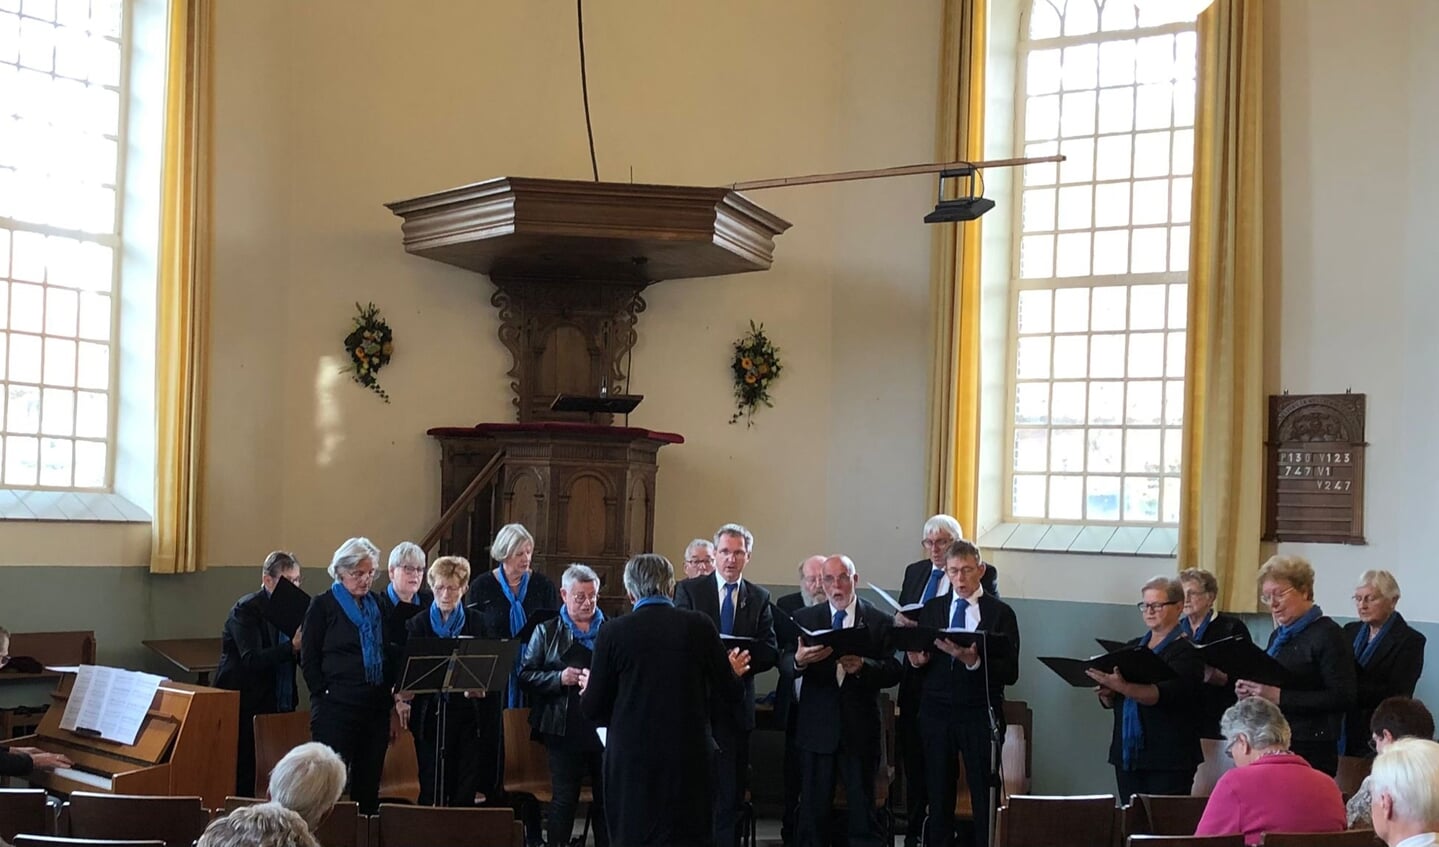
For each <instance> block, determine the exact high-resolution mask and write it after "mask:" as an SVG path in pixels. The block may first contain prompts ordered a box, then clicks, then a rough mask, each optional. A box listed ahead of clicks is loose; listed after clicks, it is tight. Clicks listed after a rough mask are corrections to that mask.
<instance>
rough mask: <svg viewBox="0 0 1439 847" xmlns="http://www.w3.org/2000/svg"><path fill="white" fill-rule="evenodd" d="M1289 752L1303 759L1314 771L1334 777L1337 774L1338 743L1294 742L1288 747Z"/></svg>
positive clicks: (1330, 741)
mask: <svg viewBox="0 0 1439 847" xmlns="http://www.w3.org/2000/svg"><path fill="white" fill-rule="evenodd" d="M1289 750H1290V752H1292V753H1294V754H1295V755H1297V756H1302V757H1304V761H1306V762H1308V763H1309V764H1310V765H1311V766H1312V767H1313V768H1314V769H1315V770H1316V771H1323V772H1324V773H1327V774H1329V775H1330V776H1334V775H1335V774H1337V773H1339V743H1338V742H1337V741H1333V740H1329V741H1295V742H1293V743H1292V744H1290V745H1289Z"/></svg>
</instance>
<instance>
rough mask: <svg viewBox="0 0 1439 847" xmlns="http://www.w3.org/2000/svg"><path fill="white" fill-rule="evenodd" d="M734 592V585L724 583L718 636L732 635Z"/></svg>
mask: <svg viewBox="0 0 1439 847" xmlns="http://www.w3.org/2000/svg"><path fill="white" fill-rule="evenodd" d="M734 590H735V583H733V582H726V583H725V586H724V602H723V603H720V635H734Z"/></svg>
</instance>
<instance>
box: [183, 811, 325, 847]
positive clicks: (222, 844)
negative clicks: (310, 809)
mask: <svg viewBox="0 0 1439 847" xmlns="http://www.w3.org/2000/svg"><path fill="white" fill-rule="evenodd" d="M195 847H320V843H319V842H318V841H316V840H315V836H313V835H311V834H310V830H309V828H308V827H306V826H305V820H304V818H301V817H300V816H299V815H297V814H295V813H294V812H292V811H290V810H289V809H287V808H285V807H284V806H281V805H280V804H278V803H261V804H259V805H258V806H245V807H243V808H239V809H236V810H235V811H233V812H231V813H230V814H228V815H225V816H224V817H223V818H216V819H215V820H213V821H210V825H209V826H207V827H205V832H204V833H203V834H202V835H201V836H200V839H199V840H198V841H196V842H195Z"/></svg>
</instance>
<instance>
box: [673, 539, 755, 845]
mask: <svg viewBox="0 0 1439 847" xmlns="http://www.w3.org/2000/svg"><path fill="white" fill-rule="evenodd" d="M714 541H715V572H714V573H713V574H712V575H709V576H699V577H695V578H694V579H687V580H685V581H683V582H681V583H680V584H679V585H677V586H675V605H676V606H678V607H679V608H681V609H693V610H695V611H698V612H703V613H704V614H705V615H706V616H708V617H709V619H710V620H712V621H714V623H715V626H716V627H718V629H719V633H720V636H721V638H723V637H724V636H735V637H739V638H748V639H752V640H751V641H748V642H745V647H744V648H739V647H735V648H732V649H731V650H730V652H729V655H730V661H731V663H732V664H735V665H736V666H737V667H740V668H743V671H742V673H741V675H742V676H743V678H744V699H743V700H741V701H740V702H738V703H734V704H733V705H732V706H731V707H730V708H729V709H716V710H715V714H714V719H713V720H712V721H711V723H712V725H713V731H714V740H715V744H717V745H718V746H719V750H718V751H717V752H716V753H715V757H714V764H715V798H714V809H715V812H714V836H715V845H716V847H735V845H736V844H738V843H739V842H738V832H737V829H736V826H735V824H736V821H737V819H738V817H739V808H740V803H741V802H742V801H743V800H744V794H745V787H746V785H747V784H748V781H749V737H750V733H751V732H752V731H753V730H754V677H755V674H760V673H764V672H765V671H767V670H769V669H770V668H772V667H774V666H775V662H777V661H778V660H779V649H778V646H777V644H776V643H775V635H774V613H773V612H772V611H771V610H770V600H769V592H768V591H766V590H765V589H764V588H762V587H760V586H758V585H755V584H754V583H752V582H750V581H749V580H747V579H744V578H743V576H742V575H743V573H744V568H745V565H746V564H748V563H749V554H750V551H751V550H752V549H754V536H753V535H752V534H751V533H750V531H749V530H747V529H745V528H744V527H742V526H740V525H739V524H733V523H731V524H725V525H724V526H722V527H720V528H719V531H717V532H716V533H715V538H714Z"/></svg>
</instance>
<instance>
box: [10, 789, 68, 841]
mask: <svg viewBox="0 0 1439 847" xmlns="http://www.w3.org/2000/svg"><path fill="white" fill-rule="evenodd" d="M22 832H25V833H29V834H31V835H54V834H55V817H54V816H53V815H51V814H50V808H49V807H48V806H47V805H45V789H43V788H0V841H14V840H15V836H16V835H19V834H20V833H22Z"/></svg>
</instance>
